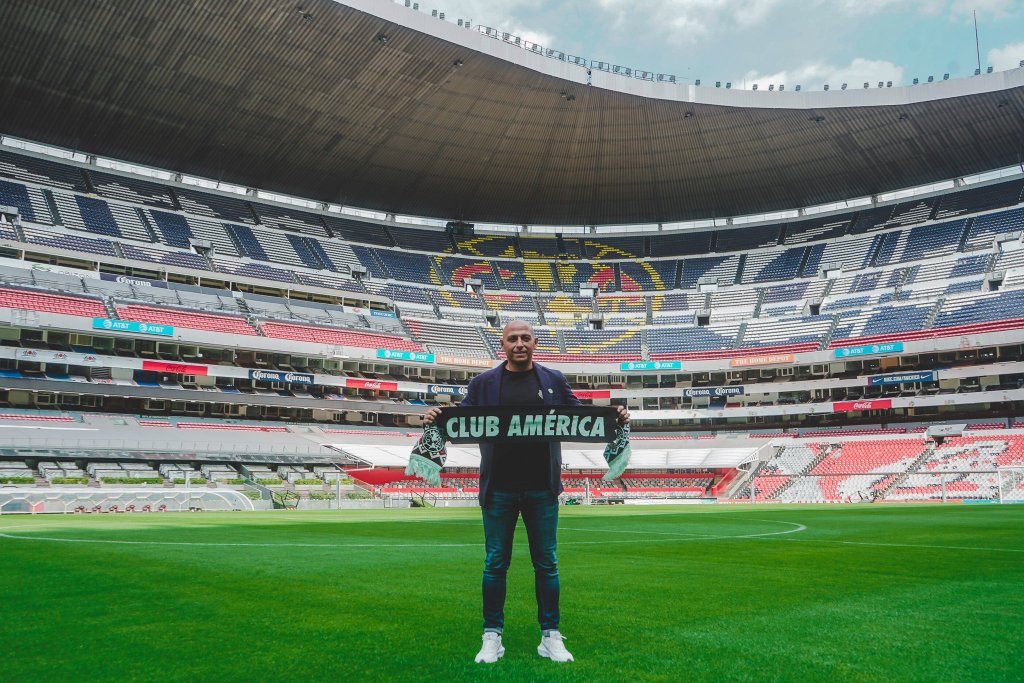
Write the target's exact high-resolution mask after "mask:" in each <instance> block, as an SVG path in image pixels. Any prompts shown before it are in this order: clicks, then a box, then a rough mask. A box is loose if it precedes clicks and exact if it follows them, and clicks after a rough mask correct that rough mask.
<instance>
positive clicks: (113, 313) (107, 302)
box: [103, 296, 119, 320]
mask: <svg viewBox="0 0 1024 683" xmlns="http://www.w3.org/2000/svg"><path fill="white" fill-rule="evenodd" d="M103 308H105V309H107V317H108V318H109V319H111V320H117V319H118V317H119V316H118V315H117V307H116V306H115V305H114V299H113V298H112V297H109V296H105V297H103Z"/></svg>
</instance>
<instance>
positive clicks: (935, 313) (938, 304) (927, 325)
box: [921, 296, 946, 330]
mask: <svg viewBox="0 0 1024 683" xmlns="http://www.w3.org/2000/svg"><path fill="white" fill-rule="evenodd" d="M945 301H946V297H944V296H940V297H939V298H938V299H937V300H936V301H935V307H934V308H933V309H932V310H931V312H930V313H929V314H928V317H927V318H925V321H924V325H922V326H921V329H923V330H930V329H932V325H934V324H935V319H936V318H938V317H939V311H941V310H942V304H943V303H945Z"/></svg>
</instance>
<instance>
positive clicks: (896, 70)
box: [733, 57, 903, 90]
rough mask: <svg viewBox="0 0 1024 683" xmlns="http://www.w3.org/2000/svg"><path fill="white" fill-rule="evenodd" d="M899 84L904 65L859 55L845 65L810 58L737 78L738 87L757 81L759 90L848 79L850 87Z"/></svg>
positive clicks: (809, 87)
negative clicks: (784, 67)
mask: <svg viewBox="0 0 1024 683" xmlns="http://www.w3.org/2000/svg"><path fill="white" fill-rule="evenodd" d="M879 81H882V82H883V83H888V82H889V81H892V83H893V85H894V86H895V85H899V84H900V83H901V82H902V81H903V67H901V66H897V65H896V64H893V63H892V62H887V61H884V60H874V59H864V58H862V57H858V58H856V59H854V60H853V61H851V62H850V63H849V64H847V65H846V66H835V65H833V64H826V63H824V62H809V63H807V64H803V65H801V66H798V67H796V68H794V69H786V70H784V71H778V72H776V73H773V74H760V73H758V72H757V71H748V72H747V73H746V74H744V76H743V77H742V78H738V79H735V80H734V81H733V85H734V86H735V87H743V86H744V85H745V87H746V88H748V89H749V88H750V87H751V86H752V85H753V84H754V83H756V84H757V88H758V90H764V89H767V88H768V86H769V85H774V86H775V87H776V88H777V87H779V86H780V85H785V86H786V89H787V90H791V89H792V88H794V87H795V86H797V85H799V86H801V87H802V88H804V89H807V90H820V89H821V88H822V86H824V85H825V84H828V85H829V87H831V88H839V87H840V86H842V84H843V83H848V84H849V85H850V87H851V88H863V87H864V83H865V82H866V83H869V84H870V87H872V88H877V87H878V82H879Z"/></svg>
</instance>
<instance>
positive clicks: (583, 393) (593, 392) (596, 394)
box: [572, 389, 612, 401]
mask: <svg viewBox="0 0 1024 683" xmlns="http://www.w3.org/2000/svg"><path fill="white" fill-rule="evenodd" d="M572 393H574V394H576V398H578V399H580V400H581V401H583V400H591V401H592V400H594V399H595V398H611V397H612V392H611V391H609V390H608V389H573V390H572Z"/></svg>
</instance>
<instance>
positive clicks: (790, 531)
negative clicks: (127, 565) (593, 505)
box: [0, 520, 807, 549]
mask: <svg viewBox="0 0 1024 683" xmlns="http://www.w3.org/2000/svg"><path fill="white" fill-rule="evenodd" d="M759 521H772V522H774V523H776V524H790V525H792V526H794V527H796V528H794V529H786V530H784V531H771V532H766V533H763V534H746V535H742V536H699V537H696V538H692V537H686V538H683V537H680V538H642V539H634V540H630V541H562V542H560V543H559V545H563V546H564V545H623V544H636V543H679V542H682V541H705V540H728V539H730V538H759V537H762V536H778V535H782V534H793V533H799V532H801V531H804V530H805V529H807V527H806V526H804V525H803V524H797V523H795V522H783V521H777V520H759ZM11 528H14V527H0V529H11ZM595 531H599V530H595ZM622 533H635V534H647V533H649V532H645V531H632V532H631V531H623V532H622ZM0 538H8V539H11V540H18V541H45V542H51V543H99V544H109V545H153V546H193V547H215V548H362V549H365V548H471V547H472V548H479V547H481V545H482V544H481V543H480V542H474V543H204V542H199V541H118V540H107V539H92V538H49V537H46V536H23V535H18V534H5V533H0Z"/></svg>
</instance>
